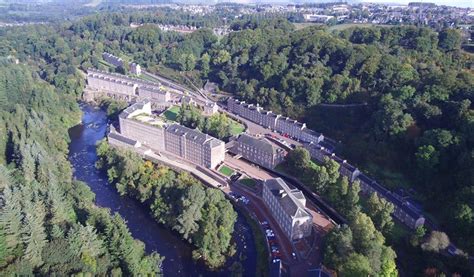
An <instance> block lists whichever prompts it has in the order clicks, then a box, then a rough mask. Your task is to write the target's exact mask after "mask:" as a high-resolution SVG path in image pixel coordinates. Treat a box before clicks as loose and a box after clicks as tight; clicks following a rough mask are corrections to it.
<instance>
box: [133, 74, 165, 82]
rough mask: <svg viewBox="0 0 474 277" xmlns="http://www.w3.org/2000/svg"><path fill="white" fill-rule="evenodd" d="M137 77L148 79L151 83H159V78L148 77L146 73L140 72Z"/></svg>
mask: <svg viewBox="0 0 474 277" xmlns="http://www.w3.org/2000/svg"><path fill="white" fill-rule="evenodd" d="M138 78H140V79H142V80H145V81H149V82H153V83H159V82H160V80H157V79H155V78H153V77H150V76H148V75H145V74H141V75H140V76H138Z"/></svg>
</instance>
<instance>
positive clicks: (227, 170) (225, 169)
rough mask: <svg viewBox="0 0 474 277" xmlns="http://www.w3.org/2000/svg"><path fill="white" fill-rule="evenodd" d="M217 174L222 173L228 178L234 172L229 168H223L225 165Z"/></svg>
mask: <svg viewBox="0 0 474 277" xmlns="http://www.w3.org/2000/svg"><path fill="white" fill-rule="evenodd" d="M219 172H220V173H222V174H224V175H225V176H227V177H229V176H231V175H232V174H234V171H233V170H232V169H231V168H229V167H227V166H225V165H223V166H222V167H221V168H220V169H219Z"/></svg>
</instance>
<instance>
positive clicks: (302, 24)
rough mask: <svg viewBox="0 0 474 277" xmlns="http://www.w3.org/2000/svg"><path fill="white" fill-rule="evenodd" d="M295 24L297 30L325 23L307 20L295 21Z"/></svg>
mask: <svg viewBox="0 0 474 277" xmlns="http://www.w3.org/2000/svg"><path fill="white" fill-rule="evenodd" d="M293 25H295V28H296V30H301V29H304V28H306V27H311V26H323V25H324V24H322V23H311V22H305V23H293Z"/></svg>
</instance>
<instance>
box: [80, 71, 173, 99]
mask: <svg viewBox="0 0 474 277" xmlns="http://www.w3.org/2000/svg"><path fill="white" fill-rule="evenodd" d="M87 84H88V87H87V88H88V89H89V90H91V91H93V92H95V94H94V97H96V98H97V97H100V96H108V97H111V98H116V99H121V100H125V101H134V100H138V101H140V100H144V99H149V100H151V101H152V102H153V104H154V105H155V106H159V107H167V106H169V105H171V104H170V99H171V95H170V93H169V92H168V91H166V90H164V89H163V87H162V86H161V84H159V83H153V82H148V81H144V80H141V79H137V78H131V77H128V76H125V75H121V74H116V73H109V72H104V71H100V70H96V69H92V68H90V69H88V70H87Z"/></svg>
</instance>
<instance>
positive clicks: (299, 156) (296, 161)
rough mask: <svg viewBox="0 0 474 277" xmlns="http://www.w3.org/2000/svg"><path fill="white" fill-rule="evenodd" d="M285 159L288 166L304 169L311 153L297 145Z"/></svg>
mask: <svg viewBox="0 0 474 277" xmlns="http://www.w3.org/2000/svg"><path fill="white" fill-rule="evenodd" d="M286 159H287V161H288V164H289V165H290V166H292V167H293V168H295V169H297V170H304V169H306V168H307V167H308V165H309V164H310V162H311V155H310V154H309V152H308V150H306V149H304V148H302V147H297V148H296V149H295V150H293V151H290V152H289V153H288V156H287V158H286Z"/></svg>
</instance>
